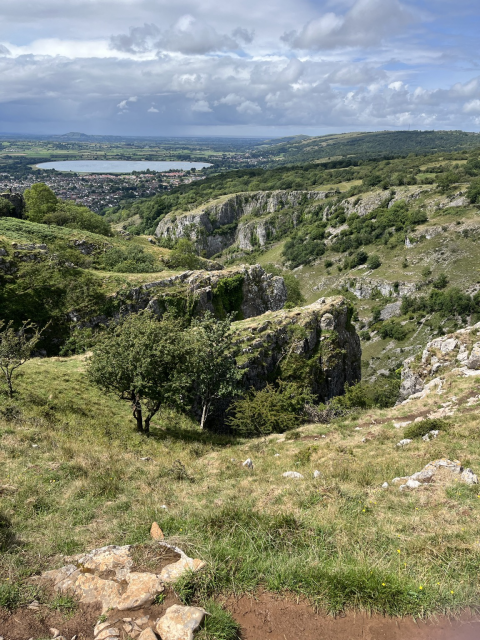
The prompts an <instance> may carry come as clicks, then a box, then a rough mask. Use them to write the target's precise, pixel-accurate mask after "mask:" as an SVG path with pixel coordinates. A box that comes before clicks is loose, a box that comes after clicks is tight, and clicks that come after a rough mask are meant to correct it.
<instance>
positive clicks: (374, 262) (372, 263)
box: [367, 253, 382, 269]
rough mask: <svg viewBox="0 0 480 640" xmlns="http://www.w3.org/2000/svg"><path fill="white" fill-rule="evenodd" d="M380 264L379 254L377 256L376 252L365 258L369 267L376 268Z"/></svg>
mask: <svg viewBox="0 0 480 640" xmlns="http://www.w3.org/2000/svg"><path fill="white" fill-rule="evenodd" d="M381 264H382V261H381V260H380V256H378V255H377V254H376V253H372V255H371V256H370V257H369V258H368V260H367V267H368V268H369V269H378V267H380V266H381Z"/></svg>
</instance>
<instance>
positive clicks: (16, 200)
mask: <svg viewBox="0 0 480 640" xmlns="http://www.w3.org/2000/svg"><path fill="white" fill-rule="evenodd" d="M0 198H3V199H4V200H8V202H9V203H10V204H11V205H12V211H11V213H10V214H8V217H11V218H19V219H20V220H22V219H23V218H25V208H26V205H25V198H24V197H23V195H22V194H21V193H11V192H8V191H7V192H5V193H0Z"/></svg>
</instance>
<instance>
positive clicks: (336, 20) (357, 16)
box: [281, 0, 414, 50]
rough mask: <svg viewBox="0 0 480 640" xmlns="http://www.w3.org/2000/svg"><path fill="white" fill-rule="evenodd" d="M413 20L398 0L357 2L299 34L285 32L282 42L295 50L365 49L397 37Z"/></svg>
mask: <svg viewBox="0 0 480 640" xmlns="http://www.w3.org/2000/svg"><path fill="white" fill-rule="evenodd" d="M413 20H414V16H413V14H412V13H411V11H410V10H409V9H408V8H407V7H406V6H405V5H403V4H402V3H401V2H400V1H399V0H356V2H355V4H354V5H353V6H352V8H351V9H350V10H349V11H347V13H345V14H344V15H338V14H336V13H332V12H330V13H325V14H324V15H322V16H320V17H318V18H315V19H313V20H311V21H309V22H308V23H307V24H306V25H305V26H304V27H303V29H301V31H300V32H297V31H289V32H286V33H284V35H283V36H282V38H281V39H282V40H283V41H284V42H286V43H288V44H290V45H291V46H292V47H293V48H294V49H310V50H325V49H335V48H337V47H367V48H368V47H373V46H376V45H378V44H380V43H381V42H382V41H383V40H384V39H385V38H386V37H390V36H392V35H396V34H397V33H398V32H400V31H401V30H402V29H403V28H404V27H406V26H407V25H409V24H411V23H412V22H413Z"/></svg>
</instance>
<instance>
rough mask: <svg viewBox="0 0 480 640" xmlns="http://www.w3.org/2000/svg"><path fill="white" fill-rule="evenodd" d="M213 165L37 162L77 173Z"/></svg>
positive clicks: (182, 168)
mask: <svg viewBox="0 0 480 640" xmlns="http://www.w3.org/2000/svg"><path fill="white" fill-rule="evenodd" d="M211 166H212V165H210V164H207V163H205V162H168V161H161V162H160V161H158V162H154V161H151V160H143V161H142V160H62V161H59V162H43V163H42V164H37V167H38V168H39V169H56V170H57V171H74V172H75V173H132V171H146V170H147V169H150V170H151V171H168V170H169V169H173V170H178V171H188V169H194V168H195V169H203V168H204V167H211Z"/></svg>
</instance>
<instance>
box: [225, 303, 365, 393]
mask: <svg viewBox="0 0 480 640" xmlns="http://www.w3.org/2000/svg"><path fill="white" fill-rule="evenodd" d="M351 315H352V308H351V306H350V305H349V303H348V302H347V301H346V300H345V298H343V297H341V296H338V297H334V298H327V299H325V298H320V299H319V300H318V301H317V302H315V303H313V304H311V305H309V306H307V307H300V308H296V309H292V310H289V311H285V310H283V311H277V312H267V313H266V314H264V315H263V316H262V317H259V318H255V319H253V320H249V321H243V322H236V323H234V325H233V328H234V331H235V333H236V338H235V342H236V344H237V345H238V347H239V349H240V351H241V355H240V356H239V358H238V363H239V366H240V368H241V369H243V370H244V372H245V373H244V378H243V385H244V386H245V388H250V387H254V388H256V389H261V388H263V387H264V386H265V385H266V384H267V381H269V380H271V379H272V378H275V376H276V375H279V376H280V375H281V377H282V378H283V379H289V377H290V376H291V378H292V379H297V380H299V379H302V381H304V382H306V383H308V385H309V386H310V388H311V390H312V392H313V393H314V394H315V396H316V397H317V398H318V399H319V400H320V401H325V400H328V399H329V398H333V397H334V396H337V395H341V394H342V393H343V392H344V387H345V384H346V383H348V384H353V383H355V382H357V381H358V380H360V377H361V348H360V339H359V337H358V335H357V334H356V332H355V328H354V326H353V325H352V324H351Z"/></svg>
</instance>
